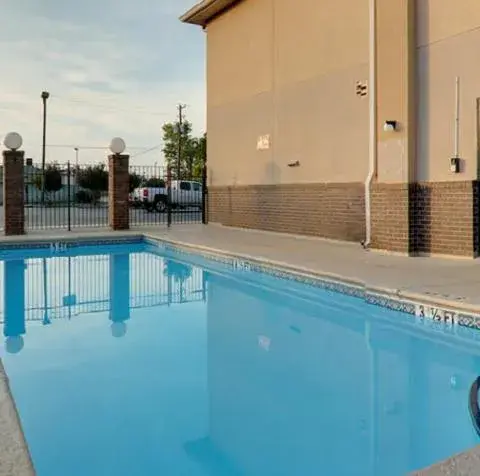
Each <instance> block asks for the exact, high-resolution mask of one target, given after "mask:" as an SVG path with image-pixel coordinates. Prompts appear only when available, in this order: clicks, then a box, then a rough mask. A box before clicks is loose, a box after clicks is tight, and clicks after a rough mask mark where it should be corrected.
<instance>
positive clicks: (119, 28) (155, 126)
mask: <svg viewBox="0 0 480 476" xmlns="http://www.w3.org/2000/svg"><path fill="white" fill-rule="evenodd" d="M191 4H192V1H190V0H161V1H158V0H155V1H153V0H137V1H133V0H124V2H118V1H115V2H114V1H113V0H103V1H102V2H98V1H96V0H82V2H69V1H67V2H59V1H57V0H43V1H42V2H38V1H37V0H16V1H13V0H6V1H5V2H4V4H3V5H2V24H3V25H4V26H3V27H2V29H1V30H0V63H1V64H2V65H3V68H2V71H3V74H2V79H1V85H2V95H1V97H0V135H1V136H3V135H4V134H5V133H6V132H8V131H11V130H16V131H18V132H20V133H21V134H22V135H23V137H24V141H25V150H26V153H27V155H28V156H31V157H33V158H34V159H35V160H40V158H41V157H40V152H41V137H42V102H41V99H40V93H41V91H43V90H48V91H49V92H50V93H51V98H50V99H49V101H48V122H47V143H48V144H51V145H57V146H58V145H69V146H72V147H68V148H61V147H49V148H48V149H47V160H55V161H59V162H66V161H67V160H72V159H74V157H75V154H74V151H73V147H74V146H79V147H80V148H81V150H80V160H81V161H82V162H93V161H97V160H103V159H104V156H105V151H104V150H103V149H98V150H95V149H87V148H84V149H82V146H89V147H103V146H104V145H107V144H108V143H109V141H110V139H111V137H113V136H122V137H123V138H124V139H125V141H126V142H127V144H130V146H134V147H144V148H145V149H147V148H152V147H153V146H155V145H157V144H160V143H161V126H162V124H163V123H164V122H166V121H171V120H174V119H175V114H176V105H177V104H178V103H179V102H181V103H185V104H187V105H188V108H187V118H188V119H189V120H191V121H192V123H193V126H194V131H195V133H197V134H200V133H201V132H202V131H203V130H204V128H205V84H204V70H205V68H204V58H205V52H204V34H203V32H202V31H201V30H200V29H196V28H194V27H191V26H187V25H182V24H181V23H180V22H179V21H178V16H179V15H180V14H181V13H183V11H185V10H187V9H188V7H190V6H191ZM130 152H131V153H132V155H134V154H135V153H136V152H138V150H131V151H130ZM160 161H161V153H160V151H159V150H156V151H152V152H151V153H148V154H143V155H139V156H138V158H133V159H132V162H134V163H135V162H136V163H139V164H148V163H151V164H153V163H154V162H160Z"/></svg>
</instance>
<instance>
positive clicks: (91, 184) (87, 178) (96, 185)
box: [76, 164, 108, 203]
mask: <svg viewBox="0 0 480 476" xmlns="http://www.w3.org/2000/svg"><path fill="white" fill-rule="evenodd" d="M76 177H77V184H78V185H79V186H80V187H82V188H85V189H87V190H90V191H91V192H92V196H93V199H94V202H95V203H96V202H97V200H98V199H99V198H100V195H101V193H102V192H106V191H107V190H108V172H107V170H105V165H104V164H97V165H89V166H88V167H85V168H84V169H81V168H79V169H78V170H77V172H76Z"/></svg>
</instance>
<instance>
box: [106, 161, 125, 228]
mask: <svg viewBox="0 0 480 476" xmlns="http://www.w3.org/2000/svg"><path fill="white" fill-rule="evenodd" d="M129 191H130V175H129V156H128V155H111V156H110V157H109V158H108V223H109V225H110V227H111V228H112V229H113V230H127V229H128V228H129V226H130V223H129V217H130V207H129V203H128V194H129Z"/></svg>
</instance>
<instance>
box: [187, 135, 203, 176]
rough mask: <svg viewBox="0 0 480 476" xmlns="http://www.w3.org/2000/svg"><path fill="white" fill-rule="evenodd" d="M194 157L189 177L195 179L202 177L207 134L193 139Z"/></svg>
mask: <svg viewBox="0 0 480 476" xmlns="http://www.w3.org/2000/svg"><path fill="white" fill-rule="evenodd" d="M194 143H195V155H194V159H193V164H192V173H191V176H192V177H195V178H200V177H202V173H203V168H204V167H205V164H206V163H207V133H204V134H203V136H201V137H197V138H195V139H194Z"/></svg>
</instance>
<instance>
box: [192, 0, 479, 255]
mask: <svg viewBox="0 0 480 476" xmlns="http://www.w3.org/2000/svg"><path fill="white" fill-rule="evenodd" d="M182 21H184V22H187V23H192V24H196V25H200V26H202V27H203V28H204V29H205V31H206V35H207V98H208V99H207V102H208V104H207V125H208V167H209V170H208V173H209V186H210V189H209V191H210V196H209V211H210V221H212V222H218V223H223V224H226V225H232V226H240V227H251V228H259V229H264V230H273V231H279V232H291V233H298V234H309V235H317V236H323V237H327V238H333V239H341V240H353V241H359V242H360V241H364V240H366V241H367V242H368V244H371V246H372V247H375V248H380V249H387V250H391V251H397V252H403V253H433V254H454V255H465V256H477V255H478V252H479V247H480V244H479V228H480V226H479V214H480V212H479V187H478V174H479V158H478V150H479V147H478V144H479V132H478V131H479V112H478V111H479V103H480V101H479V98H480V62H479V60H478V58H479V56H478V51H480V6H479V2H478V0H456V1H454V2H453V1H451V0H417V1H415V0H240V1H239V0H203V1H202V2H200V3H199V4H197V5H196V6H194V7H193V8H192V9H191V10H190V11H188V12H187V13H186V14H185V15H184V16H183V17H182ZM457 98H458V101H457ZM392 126H393V130H388V129H392ZM386 129H387V130H386ZM452 158H458V159H459V160H458V161H457V160H453V161H452ZM452 162H453V166H455V164H458V167H459V170H458V171H452Z"/></svg>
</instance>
